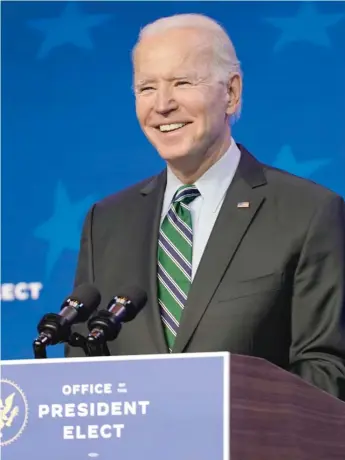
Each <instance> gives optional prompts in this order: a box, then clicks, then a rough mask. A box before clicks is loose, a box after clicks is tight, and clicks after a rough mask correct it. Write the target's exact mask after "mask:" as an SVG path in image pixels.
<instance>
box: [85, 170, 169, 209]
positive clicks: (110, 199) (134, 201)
mask: <svg viewBox="0 0 345 460" xmlns="http://www.w3.org/2000/svg"><path fill="white" fill-rule="evenodd" d="M161 175H162V173H160V174H158V175H155V176H151V177H148V178H146V179H143V180H142V181H140V182H137V183H135V184H133V185H130V186H128V187H126V188H124V189H122V190H120V191H118V192H116V193H113V194H111V195H108V196H106V197H105V198H103V199H102V200H99V201H97V202H96V203H95V204H94V205H93V207H92V213H93V214H95V213H96V214H97V216H98V217H100V216H102V215H108V214H113V213H114V212H116V213H118V212H121V210H123V211H125V210H129V209H130V208H132V207H135V206H140V203H141V201H140V198H141V197H142V195H143V193H145V190H146V189H147V187H150V186H151V184H152V185H153V184H155V183H156V182H157V180H158V178H159V177H160V176H161Z"/></svg>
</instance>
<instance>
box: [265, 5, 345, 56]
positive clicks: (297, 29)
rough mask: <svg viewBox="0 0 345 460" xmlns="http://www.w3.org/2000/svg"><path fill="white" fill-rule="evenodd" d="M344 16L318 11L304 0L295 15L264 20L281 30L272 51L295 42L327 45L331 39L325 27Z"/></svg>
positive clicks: (335, 22) (330, 25)
mask: <svg viewBox="0 0 345 460" xmlns="http://www.w3.org/2000/svg"><path fill="white" fill-rule="evenodd" d="M344 17H345V15H343V14H328V13H327V14H326V13H320V12H319V11H318V10H317V9H316V7H315V6H314V5H313V3H312V2H309V1H304V2H302V3H301V6H300V8H299V9H298V11H297V13H296V15H295V16H292V17H285V18H265V19H264V20H265V21H266V22H268V23H270V24H272V25H273V26H274V27H276V28H278V29H280V30H281V35H280V37H279V39H278V41H277V42H276V44H275V45H274V48H273V49H274V51H279V50H281V49H282V48H283V47H284V46H286V45H288V44H290V43H297V42H309V43H312V44H314V45H318V46H325V47H329V46H330V45H331V41H330V38H329V35H328V31H327V29H328V28H329V27H332V26H334V25H335V24H337V23H338V22H339V21H341V20H342V19H344Z"/></svg>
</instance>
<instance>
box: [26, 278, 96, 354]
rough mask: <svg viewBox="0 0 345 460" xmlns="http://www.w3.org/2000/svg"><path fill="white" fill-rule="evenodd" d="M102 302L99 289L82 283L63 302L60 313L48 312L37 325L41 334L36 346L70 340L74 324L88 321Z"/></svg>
mask: <svg viewBox="0 0 345 460" xmlns="http://www.w3.org/2000/svg"><path fill="white" fill-rule="evenodd" d="M100 302H101V295H100V293H99V292H98V290H97V289H96V288H95V287H94V286H92V285H90V284H81V285H80V286H78V287H77V288H76V289H75V290H74V291H73V293H72V294H71V295H70V296H69V297H67V299H66V300H65V301H64V302H63V304H62V307H61V311H60V312H59V313H48V314H46V315H44V316H43V318H42V319H41V320H40V322H39V323H38V326H37V330H38V333H39V336H38V337H37V339H36V340H35V341H34V348H37V349H38V348H40V347H45V346H47V345H56V344H57V343H62V342H68V339H69V335H70V328H71V326H72V324H77V323H82V322H84V321H86V320H87V319H88V318H89V317H90V315H91V313H93V312H94V311H95V310H96V308H97V307H98V305H99V304H100Z"/></svg>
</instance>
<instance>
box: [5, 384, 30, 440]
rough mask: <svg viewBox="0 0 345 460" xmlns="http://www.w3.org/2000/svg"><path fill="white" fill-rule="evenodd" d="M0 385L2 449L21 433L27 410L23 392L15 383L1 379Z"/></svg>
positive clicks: (26, 417)
mask: <svg viewBox="0 0 345 460" xmlns="http://www.w3.org/2000/svg"><path fill="white" fill-rule="evenodd" d="M0 384H1V391H0V446H1V447H3V446H7V445H8V444H11V443H12V442H14V441H16V440H17V439H18V438H19V436H20V435H21V434H22V433H23V431H24V429H25V427H26V424H27V422H28V414H29V408H28V403H27V400H26V397H25V394H24V392H23V390H22V389H21V388H19V386H18V385H17V384H16V383H14V382H11V381H10V380H6V379H1V380H0Z"/></svg>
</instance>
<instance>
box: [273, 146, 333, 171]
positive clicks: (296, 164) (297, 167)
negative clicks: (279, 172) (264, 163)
mask: <svg viewBox="0 0 345 460" xmlns="http://www.w3.org/2000/svg"><path fill="white" fill-rule="evenodd" d="M329 162H330V159H328V158H318V159H315V160H300V161H297V160H296V158H295V156H294V154H293V153H292V149H291V147H290V146H289V145H284V146H283V147H282V149H281V150H280V152H279V153H278V155H277V157H276V159H275V161H274V163H273V166H274V167H276V168H279V169H283V170H285V171H288V172H290V173H291V174H294V175H296V176H300V177H304V178H305V179H308V178H310V177H311V176H312V175H313V174H314V173H315V172H316V171H317V170H318V169H320V168H322V167H323V166H325V165H327V164H328V163H329Z"/></svg>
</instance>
